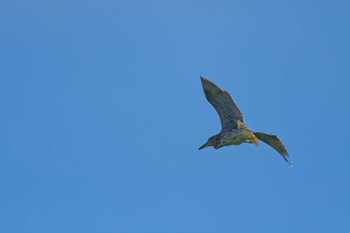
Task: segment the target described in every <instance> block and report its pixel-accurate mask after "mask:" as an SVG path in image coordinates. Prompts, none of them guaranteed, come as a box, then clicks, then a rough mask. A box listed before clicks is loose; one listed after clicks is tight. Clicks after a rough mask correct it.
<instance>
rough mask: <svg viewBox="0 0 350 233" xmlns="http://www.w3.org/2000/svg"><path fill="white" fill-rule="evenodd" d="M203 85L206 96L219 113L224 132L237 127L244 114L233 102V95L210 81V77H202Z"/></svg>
mask: <svg viewBox="0 0 350 233" xmlns="http://www.w3.org/2000/svg"><path fill="white" fill-rule="evenodd" d="M201 80H202V86H203V90H204V93H205V96H206V98H207V100H208V101H209V103H211V105H213V107H214V108H215V110H216V111H217V113H218V114H219V117H220V121H221V128H222V129H221V130H222V132H227V131H230V130H232V129H236V128H237V120H240V121H241V122H243V115H242V113H241V111H239V109H238V107H237V105H236V104H235V103H234V102H233V99H232V97H231V95H230V94H229V93H228V92H227V91H225V90H222V89H221V88H220V87H218V86H216V85H215V84H214V83H212V82H210V81H209V80H208V79H205V78H203V77H201Z"/></svg>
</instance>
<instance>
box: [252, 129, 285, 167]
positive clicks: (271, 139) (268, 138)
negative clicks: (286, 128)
mask: <svg viewBox="0 0 350 233" xmlns="http://www.w3.org/2000/svg"><path fill="white" fill-rule="evenodd" d="M254 135H255V136H256V137H257V138H258V139H259V140H261V141H263V142H265V143H266V144H268V145H270V146H271V147H272V148H274V149H275V150H277V151H278V153H280V154H281V155H282V157H283V159H284V160H285V161H286V162H287V163H288V164H289V165H290V166H292V164H291V163H290V162H289V160H288V157H289V155H288V151H287V149H286V147H285V146H284V145H283V143H282V141H281V140H280V139H279V138H278V137H277V136H276V135H272V134H265V133H260V132H254Z"/></svg>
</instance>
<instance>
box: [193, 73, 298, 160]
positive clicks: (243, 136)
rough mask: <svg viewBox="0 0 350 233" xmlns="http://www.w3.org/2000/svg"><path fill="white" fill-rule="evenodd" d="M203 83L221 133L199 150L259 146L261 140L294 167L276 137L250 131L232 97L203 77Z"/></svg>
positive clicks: (284, 148)
mask: <svg viewBox="0 0 350 233" xmlns="http://www.w3.org/2000/svg"><path fill="white" fill-rule="evenodd" d="M201 81H202V86H203V90H204V93H205V96H206V98H207V100H208V102H209V103H210V104H211V105H213V107H214V108H215V110H216V111H217V113H218V114H219V117H220V121H221V132H220V133H219V134H216V135H214V136H212V137H210V138H209V139H208V141H207V143H205V144H204V145H203V146H201V147H200V148H199V150H200V149H203V148H205V147H209V146H212V147H214V148H215V149H219V148H221V147H223V146H230V145H240V144H242V143H252V144H255V145H257V146H258V145H259V141H258V139H259V140H261V141H263V142H265V143H266V144H268V145H270V146H271V147H272V148H274V149H275V150H276V151H277V152H278V153H280V155H282V157H283V159H284V160H285V161H286V162H287V163H288V164H289V165H290V166H292V164H291V163H290V162H289V160H288V157H289V156H288V151H287V149H286V147H285V146H284V145H283V143H282V142H281V140H280V139H279V138H278V137H277V136H276V135H272V134H265V133H260V132H254V131H252V130H250V129H249V128H248V127H247V126H246V125H245V124H244V122H243V115H242V113H241V111H240V110H239V108H238V107H237V105H236V104H235V102H233V99H232V97H231V95H230V94H229V93H228V92H227V91H225V90H222V89H221V88H220V87H218V86H216V85H215V84H214V83H212V82H211V81H209V80H208V79H205V78H204V77H201Z"/></svg>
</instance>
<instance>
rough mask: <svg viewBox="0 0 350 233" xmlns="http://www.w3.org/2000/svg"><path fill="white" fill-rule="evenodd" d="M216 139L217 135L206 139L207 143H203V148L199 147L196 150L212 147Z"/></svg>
mask: <svg viewBox="0 0 350 233" xmlns="http://www.w3.org/2000/svg"><path fill="white" fill-rule="evenodd" d="M216 137H217V135H215V136H212V137H210V138H209V139H208V141H207V143H205V144H204V145H203V146H201V147H199V149H198V150H201V149H203V148H206V147H208V146H214V145H215V143H216Z"/></svg>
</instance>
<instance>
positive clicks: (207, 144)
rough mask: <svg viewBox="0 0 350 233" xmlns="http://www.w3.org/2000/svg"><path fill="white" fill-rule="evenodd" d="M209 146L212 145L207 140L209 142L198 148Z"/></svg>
mask: <svg viewBox="0 0 350 233" xmlns="http://www.w3.org/2000/svg"><path fill="white" fill-rule="evenodd" d="M208 146H210V145H209V143H208V142H207V143H205V144H204V145H203V146H201V147H199V149H198V150H201V149H203V148H206V147H208Z"/></svg>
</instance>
